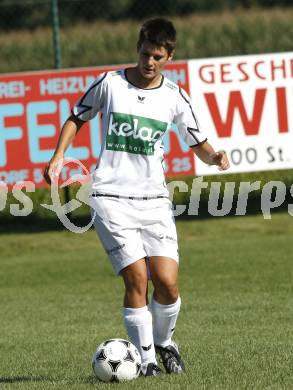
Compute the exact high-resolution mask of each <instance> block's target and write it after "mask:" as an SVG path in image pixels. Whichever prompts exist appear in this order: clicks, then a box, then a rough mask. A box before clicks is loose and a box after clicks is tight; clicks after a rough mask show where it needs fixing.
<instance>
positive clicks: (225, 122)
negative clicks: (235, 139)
mask: <svg viewBox="0 0 293 390" xmlns="http://www.w3.org/2000/svg"><path fill="white" fill-rule="evenodd" d="M266 92H267V90H266V89H257V90H256V92H255V99H254V106H253V107H254V108H253V114H252V119H251V120H249V119H248V115H247V112H246V109H245V106H244V103H243V99H242V96H241V92H240V91H231V92H230V95H229V101H228V109H227V116H226V119H222V118H221V114H220V110H219V105H218V103H217V99H216V96H215V93H205V94H204V96H205V99H206V102H207V104H208V107H209V111H210V114H211V116H212V118H213V121H214V124H215V128H216V130H217V133H218V136H219V137H231V135H232V126H233V119H234V113H235V111H236V110H238V112H239V115H240V118H241V121H242V124H243V129H244V131H245V134H246V135H257V134H258V133H259V127H260V121H261V118H262V112H263V108H264V101H265V97H266Z"/></svg>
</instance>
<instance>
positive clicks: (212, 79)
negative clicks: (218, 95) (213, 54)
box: [198, 64, 215, 84]
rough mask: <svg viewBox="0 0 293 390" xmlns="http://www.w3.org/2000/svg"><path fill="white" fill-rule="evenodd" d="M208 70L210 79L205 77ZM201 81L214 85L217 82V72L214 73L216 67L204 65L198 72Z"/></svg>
mask: <svg viewBox="0 0 293 390" xmlns="http://www.w3.org/2000/svg"><path fill="white" fill-rule="evenodd" d="M206 69H208V72H207V75H208V78H206V77H205V76H204V72H205V70H206ZM198 73H199V77H200V79H201V80H202V81H203V82H204V83H207V84H213V83H214V82H215V71H214V65H212V64H211V65H203V66H201V67H200V68H199V70H198Z"/></svg>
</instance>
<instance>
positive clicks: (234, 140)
mask: <svg viewBox="0 0 293 390" xmlns="http://www.w3.org/2000/svg"><path fill="white" fill-rule="evenodd" d="M188 67H189V75H190V94H191V99H192V101H193V102H194V103H195V110H196V113H197V116H198V118H199V121H200V122H201V123H202V124H204V129H205V130H206V132H207V136H208V139H209V141H210V142H211V144H212V145H213V146H214V147H215V148H216V149H222V150H225V151H226V153H227V155H228V157H229V159H230V161H231V168H230V169H229V171H226V172H219V171H218V170H217V168H216V167H214V166H212V167H209V166H206V165H205V164H203V163H202V162H201V161H200V160H198V159H196V174H198V175H206V174H217V173H234V172H252V171H258V170H272V169H288V168H292V166H293V156H292V151H291V145H292V144H293V115H292V113H293V111H292V110H290V109H289V107H293V53H280V54H265V55H251V56H239V57H238V56H237V57H236V56H235V57H229V58H213V59H203V60H191V61H189V63H188Z"/></svg>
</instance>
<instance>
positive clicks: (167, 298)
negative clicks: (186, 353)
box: [150, 256, 184, 373]
mask: <svg viewBox="0 0 293 390" xmlns="http://www.w3.org/2000/svg"><path fill="white" fill-rule="evenodd" d="M150 272H151V278H152V282H153V285H154V294H153V298H152V303H151V309H152V314H153V334H154V343H155V346H156V351H157V352H158V353H159V354H160V356H161V358H162V361H163V364H164V367H165V369H166V371H167V372H168V373H172V372H174V373H180V372H182V371H183V370H184V363H183V361H182V359H181V357H180V354H179V351H178V347H177V345H176V343H175V342H174V341H172V335H173V333H174V330H175V326H176V321H177V318H178V315H179V311H180V305H181V299H180V296H179V291H178V284H177V278H178V263H177V261H175V260H173V259H171V258H168V257H164V256H152V257H150Z"/></svg>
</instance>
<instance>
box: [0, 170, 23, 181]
mask: <svg viewBox="0 0 293 390" xmlns="http://www.w3.org/2000/svg"><path fill="white" fill-rule="evenodd" d="M28 177H29V170H28V169H20V170H18V171H17V170H12V171H0V181H1V180H2V181H4V182H5V183H6V184H15V183H17V182H19V181H24V180H27V179H28Z"/></svg>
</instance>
